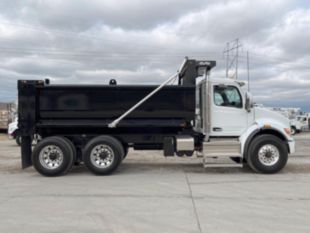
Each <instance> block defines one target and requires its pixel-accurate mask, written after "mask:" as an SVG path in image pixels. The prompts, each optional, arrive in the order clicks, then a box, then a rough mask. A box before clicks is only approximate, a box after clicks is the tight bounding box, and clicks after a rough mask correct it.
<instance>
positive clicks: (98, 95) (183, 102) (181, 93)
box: [38, 85, 195, 121]
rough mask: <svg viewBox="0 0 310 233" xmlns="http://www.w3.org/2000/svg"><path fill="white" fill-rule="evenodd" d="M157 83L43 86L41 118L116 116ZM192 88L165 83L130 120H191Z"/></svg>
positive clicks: (152, 88) (107, 117)
mask: <svg viewBox="0 0 310 233" xmlns="http://www.w3.org/2000/svg"><path fill="white" fill-rule="evenodd" d="M156 87H157V86H65V85H61V86H44V87H40V88H39V89H38V91H39V92H38V93H39V118H40V120H51V119H54V120H66V119H83V120H86V119H88V120H90V119H92V120H95V119H100V120H107V119H115V118H117V117H119V116H120V115H122V114H123V113H124V112H125V111H127V110H128V109H129V108H131V107H132V106H133V105H135V104H136V103H137V102H138V101H139V100H141V99H142V98H143V97H145V96H146V95H147V94H148V93H150V92H151V91H152V90H154V89H155V88H156ZM194 117H195V87H194V86H188V87H185V86H167V87H164V88H163V89H162V90H161V91H159V92H158V93H156V94H155V95H154V96H152V97H151V98H150V99H149V100H147V101H146V102H145V103H143V104H142V105H141V106H140V107H138V108H137V109H136V110H135V111H133V112H132V113H131V114H130V115H128V117H126V119H127V120H132V119H135V120H137V119H141V120H142V119H154V120H155V119H160V120H164V119H167V120H171V119H182V120H185V121H190V120H194Z"/></svg>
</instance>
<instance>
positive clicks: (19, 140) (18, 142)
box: [15, 134, 22, 146]
mask: <svg viewBox="0 0 310 233" xmlns="http://www.w3.org/2000/svg"><path fill="white" fill-rule="evenodd" d="M15 141H16V144H17V145H18V146H20V145H21V144H22V137H21V136H20V135H19V134H17V135H16V137H15Z"/></svg>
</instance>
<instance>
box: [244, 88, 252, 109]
mask: <svg viewBox="0 0 310 233" xmlns="http://www.w3.org/2000/svg"><path fill="white" fill-rule="evenodd" d="M252 107H253V97H252V95H251V93H250V92H248V91H247V92H246V93H245V110H247V111H248V112H251V109H252Z"/></svg>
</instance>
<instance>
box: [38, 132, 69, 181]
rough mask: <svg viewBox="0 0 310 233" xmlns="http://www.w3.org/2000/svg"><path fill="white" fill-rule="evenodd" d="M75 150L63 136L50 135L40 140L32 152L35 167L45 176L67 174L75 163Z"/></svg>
mask: <svg viewBox="0 0 310 233" xmlns="http://www.w3.org/2000/svg"><path fill="white" fill-rule="evenodd" d="M73 162H74V151H73V150H72V148H71V146H70V143H68V141H67V140H65V139H64V138H63V137H56V136H55V137H48V138H45V139H43V140H42V141H40V142H39V143H38V144H37V145H36V146H35V148H34V150H33V153H32V163H33V166H34V168H35V169H36V170H37V171H38V172H39V173H41V174H42V175H45V176H58V175H63V174H66V173H67V172H68V171H69V170H70V169H71V168H72V165H73Z"/></svg>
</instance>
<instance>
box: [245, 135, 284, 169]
mask: <svg viewBox="0 0 310 233" xmlns="http://www.w3.org/2000/svg"><path fill="white" fill-rule="evenodd" d="M287 159H288V151H287V148H286V145H285V143H284V142H283V141H282V140H281V139H279V138H278V137H276V136H273V135H260V136H257V137H256V138H254V139H253V141H252V142H251V144H250V147H249V151H248V155H247V162H248V165H249V166H250V168H252V170H254V171H256V172H260V173H265V174H272V173H276V172H278V171H280V170H281V169H282V168H283V167H284V166H285V165H286V163H287Z"/></svg>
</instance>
